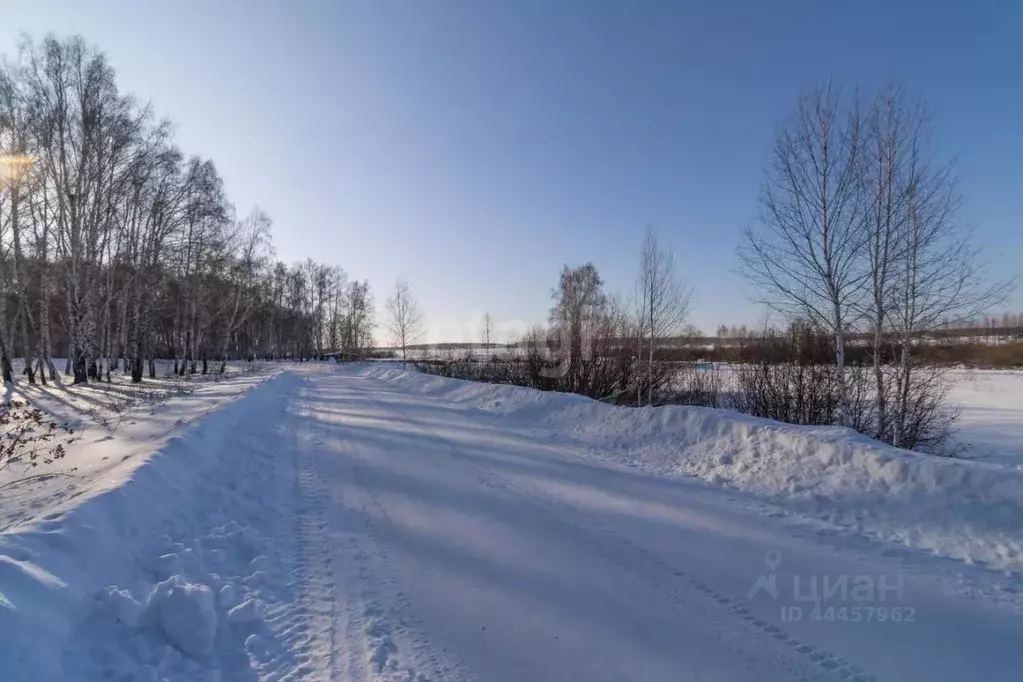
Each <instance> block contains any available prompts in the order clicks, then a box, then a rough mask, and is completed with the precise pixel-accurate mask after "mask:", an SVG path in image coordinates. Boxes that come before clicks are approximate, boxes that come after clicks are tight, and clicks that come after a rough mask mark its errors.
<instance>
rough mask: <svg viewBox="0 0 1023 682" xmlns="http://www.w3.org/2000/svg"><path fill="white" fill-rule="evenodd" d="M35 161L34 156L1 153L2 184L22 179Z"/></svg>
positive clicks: (0, 180)
mask: <svg viewBox="0 0 1023 682" xmlns="http://www.w3.org/2000/svg"><path fill="white" fill-rule="evenodd" d="M33 161H35V159H34V158H33V157H31V156H25V155H23V154H0V184H4V183H9V182H16V181H18V180H20V179H21V178H22V176H23V175H25V173H26V171H28V168H29V166H31V165H32V162H33Z"/></svg>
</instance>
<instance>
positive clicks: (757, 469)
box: [360, 364, 1023, 571]
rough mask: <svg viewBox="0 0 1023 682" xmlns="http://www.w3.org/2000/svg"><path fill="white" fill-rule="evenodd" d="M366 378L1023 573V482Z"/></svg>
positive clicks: (610, 455) (738, 420)
mask: <svg viewBox="0 0 1023 682" xmlns="http://www.w3.org/2000/svg"><path fill="white" fill-rule="evenodd" d="M360 372H361V374H362V376H365V377H367V378H372V379H376V380H379V381H385V382H393V383H395V384H400V386H401V388H402V390H405V391H414V392H418V393H421V394H425V395H429V396H431V397H433V398H439V399H443V400H447V401H449V402H451V403H454V404H457V405H462V406H464V407H466V408H475V409H479V410H482V411H485V412H487V413H490V414H492V415H500V416H501V417H502V418H510V419H514V420H516V421H517V422H521V423H524V424H526V425H535V426H537V427H542V428H545V429H550V430H551V431H553V432H556V434H552V437H555V438H558V437H566V436H567V437H568V438H570V439H571V440H572V441H573V442H574V443H575V444H576V445H577V446H582V448H583V449H584V450H585V452H586V453H587V454H590V455H593V456H597V457H600V458H602V459H610V460H614V461H616V462H618V463H620V464H625V465H628V466H632V467H637V468H641V469H643V470H646V471H650V472H652V473H657V474H668V475H670V474H684V475H688V476H695V477H699V478H701V479H704V480H706V481H709V482H711V483H717V484H726V485H729V486H732V487H735V488H738V489H741V490H744V491H749V492H753V493H756V494H759V495H762V496H767V497H770V498H772V499H773V500H775V501H779V502H784V503H785V504H786V505H787V506H789V507H793V508H795V509H796V510H798V511H800V512H802V513H809V514H812V515H814V516H816V517H819V518H820V517H823V518H825V519H827V520H828V521H830V522H832V523H836V524H839V525H843V526H850V527H853V528H856V529H858V530H861V531H863V532H865V533H868V534H876V535H879V536H883V537H885V538H888V539H894V540H897V541H900V542H902V543H904V544H906V545H908V546H911V547H916V548H920V549H925V550H929V551H932V552H934V553H936V554H939V555H942V556H946V557H950V558H954V559H959V560H963V561H967V562H970V563H980V564H985V565H988V566H990V567H993V568H997V569H1001V570H1007V571H1023V524H1021V523H1020V520H1021V519H1023V471H1021V470H1018V469H1009V468H1006V467H1002V466H998V465H992V464H984V463H981V462H975V461H965V460H951V459H944V458H939V457H933V456H929V455H922V454H918V453H913V452H909V451H906V450H900V449H897V448H893V447H890V446H887V445H884V444H882V443H878V442H877V441H874V440H872V439H870V438H867V437H865V436H862V435H860V434H858V433H856V432H854V431H852V430H851V429H845V428H839V427H802V426H793V425H790V424H783V423H780V422H775V421H770V420H766V419H759V418H755V417H750V416H747V415H742V414H737V413H734V412H729V411H726V410H715V409H710V408H701V407H684V406H666V407H656V408H638V409H637V408H628V407H616V406H611V405H606V404H603V403H600V402H597V401H594V400H590V399H588V398H584V397H581V396H576V395H568V394H562V393H549V392H541V391H536V390H531V389H524V388H519V387H514V386H503V385H493V384H483V383H475V382H469V381H460V380H454V379H447V378H443V377H437V376H429V375H424V374H420V373H418V372H413V371H406V370H403V369H400V368H398V367H395V366H393V365H390V366H389V365H384V364H376V365H369V366H367V367H365V368H363V369H361V370H360Z"/></svg>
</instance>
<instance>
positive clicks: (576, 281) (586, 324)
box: [550, 263, 607, 391]
mask: <svg viewBox="0 0 1023 682" xmlns="http://www.w3.org/2000/svg"><path fill="white" fill-rule="evenodd" d="M551 298H553V299H554V306H553V307H552V308H551V312H550V323H551V330H552V331H553V332H554V334H556V336H557V338H558V342H557V345H558V351H559V354H560V358H561V360H560V362H559V365H558V367H557V368H554V369H552V370H551V372H552V373H553V374H558V375H561V376H565V377H567V379H568V385H569V387H570V388H569V390H571V391H575V390H577V387H578V384H579V383H580V382H581V379H582V371H583V365H582V363H583V359H584V358H585V357H587V356H589V355H590V354H591V351H592V349H591V346H590V344H591V342H592V340H593V338H594V329H595V327H596V326H597V325H598V324H599V319H600V316H601V315H600V314H601V312H602V311H603V309H604V306H605V304H606V303H607V297H606V296H605V295H604V281H603V280H602V279H601V277H600V275H599V274H598V273H597V268H596V267H595V266H594V265H593V264H592V263H586V264H585V265H581V266H579V267H576V268H571V267H569V266H567V265H566V266H564V268H562V270H561V276H560V278H559V280H558V286H557V287H556V288H555V289H554V290H553V291H552V292H551Z"/></svg>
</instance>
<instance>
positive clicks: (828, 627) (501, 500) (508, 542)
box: [0, 368, 1023, 682]
mask: <svg viewBox="0 0 1023 682" xmlns="http://www.w3.org/2000/svg"><path fill="white" fill-rule="evenodd" d="M226 410H231V411H232V412H231V414H229V415H228V416H226V417H224V416H220V415H214V419H216V418H220V419H221V421H223V420H226V419H231V420H232V422H231V424H232V425H233V427H234V428H235V429H236V431H235V432H234V433H235V434H238V435H236V436H234V437H232V438H231V439H228V440H227V441H225V443H230V444H233V445H230V444H229V445H224V446H223V448H222V450H221V451H222V452H225V453H229V452H230V451H231V448H234V450H237V454H235V455H230V454H225V455H224V456H223V457H222V458H221V459H222V460H223V461H222V462H220V463H217V464H211V465H210V467H211V468H210V469H209V470H208V471H206V472H205V474H204V475H203V476H202V477H201V479H202V480H201V481H200V482H198V483H196V485H197V486H199V488H198V489H197V491H196V492H195V500H194V505H188V506H186V505H181V506H178V507H172V508H170V509H169V510H168V511H167V512H166V513H167V514H169V515H170V516H171V517H173V518H172V520H171V521H167V520H164V521H162V522H161V528H162V529H163V530H164V531H165V536H163V540H161V541H160V542H154V543H153V544H152V546H151V547H147V548H145V550H143V549H140V550H139V555H138V556H137V557H135V561H134V564H133V565H132V566H128V567H121V568H119V569H118V570H116V571H110V570H108V572H107V573H106V574H104V575H103V577H102V580H106V581H107V583H108V584H115V585H116V586H117V587H118V590H119V591H118V590H112V591H108V593H106V594H107V596H106V598H105V599H104V600H100V602H102V603H101V605H100V606H96V607H94V609H93V611H92V612H91V613H90V614H88V615H87V616H84V617H82V616H80V615H78V616H76V617H78V618H82V620H81V622H80V623H79V625H77V626H76V627H75V628H74V631H73V632H71V633H70V634H69V635H68V641H67V643H66V644H65V645H64V649H63V652H62V653H61V656H60V660H61V665H62V671H63V673H64V674H65V675H66V677H67V678H68V679H76V680H77V679H90V680H91V679H106V678H105V677H104V675H110V674H114V679H121V678H120V677H117V676H116V674H122V673H123V674H124V675H125V677H124V679H160V678H163V677H165V678H167V679H170V680H176V679H181V680H192V679H196V680H216V679H223V680H380V679H382V680H427V679H428V680H434V681H441V680H452V681H459V682H460V681H463V680H480V681H486V682H502V681H516V682H518V681H523V680H528V681H537V682H539V681H544V680H559V681H563V680H580V681H582V680H586V681H588V682H589V681H596V680H638V681H642V682H657V681H660V680H664V681H671V682H682V681H687V680H749V681H756V682H764V681H773V680H900V681H911V680H921V681H923V680H926V681H928V682H934V681H938V680H967V679H972V680H1018V679H1020V671H1021V670H1023V647H1021V646H1020V642H1023V622H1021V621H1023V619H1021V618H1020V617H1019V616H1018V615H1014V614H1013V613H1012V612H1011V610H1009V609H1006V608H1004V607H1001V606H999V605H996V604H994V603H990V602H988V601H986V600H983V599H965V598H963V597H962V596H958V595H957V593H955V592H954V591H950V590H948V589H947V584H946V581H945V580H944V577H938V576H936V575H935V574H934V573H932V571H931V570H930V569H931V568H935V569H936V570H937V568H938V567H939V566H940V567H941V571H940V572H942V573H943V575H944V574H947V572H948V567H947V565H946V563H952V562H949V561H948V560H941V559H936V558H932V557H924V556H916V555H914V554H912V552H909V551H908V550H905V549H902V550H899V549H895V548H891V547H888V546H884V545H878V544H874V543H869V542H867V541H860V542H855V541H852V540H851V539H850V538H848V537H845V536H843V535H841V534H833V533H831V532H830V531H829V530H828V529H827V528H826V527H825V526H823V525H821V524H816V525H815V524H813V523H802V524H801V523H796V522H794V521H793V520H792V519H791V518H787V517H781V516H772V515H770V514H769V513H766V512H765V509H767V508H766V507H765V506H763V505H759V506H758V505H757V504H756V503H754V502H753V501H752V499H751V498H750V499H747V498H744V497H741V496H740V495H739V494H738V493H736V492H727V491H725V490H724V489H722V488H719V487H715V486H711V485H707V484H703V483H699V482H695V481H687V480H681V479H677V478H675V479H670V478H664V477H659V476H653V475H649V474H645V473H641V472H637V471H634V470H628V469H626V468H621V467H615V466H613V465H610V464H603V463H600V462H598V461H594V460H593V459H592V458H586V457H584V456H580V453H577V452H576V451H575V448H576V446H575V445H574V443H573V441H572V439H571V438H570V437H569V435H567V434H559V433H555V432H551V431H545V430H543V429H540V428H538V427H537V426H536V425H535V424H530V423H525V422H523V421H518V422H516V421H513V420H511V419H509V418H508V417H506V416H502V415H499V414H493V413H487V412H484V411H482V410H479V409H475V408H472V407H467V406H462V405H457V404H455V403H449V402H445V401H443V400H440V399H438V398H436V397H430V396H426V395H421V394H417V393H414V392H411V391H405V390H402V388H401V385H400V384H394V383H388V382H383V381H379V380H377V379H375V378H373V376H372V375H367V373H365V372H360V371H358V370H357V369H355V370H352V369H347V368H340V369H334V368H310V369H306V370H300V371H292V372H286V373H284V374H282V375H280V376H278V377H276V378H274V379H273V380H271V381H269V382H267V384H266V385H264V386H261V387H257V388H255V389H253V390H252V391H251V392H250V394H249V395H248V396H247V397H246V398H244V399H242V400H241V401H238V402H237V403H235V404H234V405H232V406H231V407H229V408H226ZM225 428H226V427H225ZM129 485H130V484H129ZM118 532H121V533H122V534H124V535H132V533H136V534H137V533H138V529H137V528H135V529H134V530H131V529H129V530H127V531H125V530H123V529H122V530H119V531H118ZM161 543H162V544H161ZM140 547H141V544H140ZM30 554H31V553H30V552H28V551H24V552H23V556H22V560H25V561H27V559H28V557H29V556H30ZM942 562H945V563H942ZM129 563H131V562H129ZM139 566H141V567H144V570H143V569H139V568H137V567H139ZM0 568H3V567H2V566H0ZM967 568H968V567H967ZM115 578H118V579H119V581H116V582H115V581H114V579H115ZM160 579H168V582H172V581H176V582H172V584H171V585H170V587H168V588H167V589H165V590H164V593H166V594H172V592H173V590H171V588H173V587H174V586H175V585H177V586H178V587H177V590H178V591H177V592H173V594H180V595H185V594H186V593H187V594H193V593H194V594H199V596H202V595H201V594H200V592H201V590H207V591H208V592H211V593H212V594H213V595H214V597H215V600H214V601H215V603H211V605H207V606H205V607H202V605H201V604H200V607H196V608H198V611H199V612H201V611H203V609H206V610H208V611H210V613H212V614H215V615H214V616H210V617H216V618H217V621H216V622H215V623H214V624H213V625H212V627H213V628H214V630H213V631H211V632H210V637H209V640H208V641H201V640H202V638H201V637H200V638H199V639H198V640H196V639H195V637H194V636H193V631H194V630H195V629H196V627H199V628H200V629H201V627H202V626H205V625H209V623H208V622H207V621H208V620H209V618H205V619H204V618H203V617H202V616H201V614H200V615H199V616H197V615H196V613H191V614H190V613H188V608H187V607H188V604H190V603H191V602H188V600H187V599H185V597H184V596H182V597H181V600H182V601H181V603H182V604H185V606H184V607H182V608H181V609H177V610H175V609H173V608H170V606H168V604H170V603H171V599H170V598H168V599H162V601H160V603H159V604H157V605H155V606H154V602H156V601H158V600H156V599H155V598H154V597H152V596H151V597H149V603H146V601H147V597H146V592H147V590H152V585H153V583H154V582H156V581H157V580H160ZM3 580H4V574H3V573H2V572H0V593H2V592H3V582H2V581H3ZM102 580H101V582H102ZM187 585H193V586H195V585H197V586H199V587H196V588H195V590H193V592H191V593H189V592H187V589H186V587H185V586H187ZM203 586H208V587H203ZM188 589H191V588H188ZM114 592H116V594H114ZM157 592H159V590H157ZM172 596H173V595H172ZM815 596H816V599H815ZM201 601H202V600H201V599H200V600H198V601H197V602H196V603H199V602H201ZM136 603H137V604H138V606H137V607H136V606H135V604H136ZM124 604H128V605H129V606H128V607H125V606H124ZM161 604H162V606H161ZM2 605H3V599H2V594H0V606H2ZM158 608H162V609H163V610H162V611H160V612H159V613H158V614H157V615H153V614H152V613H151V612H152V611H153V610H154V609H158ZM111 609H113V610H114V611H115V612H116V613H118V614H121V615H118V617H117V619H116V620H117V621H118V623H117V624H116V625H114V624H111V618H110V616H109V612H110V610H111ZM137 610H142V613H141V615H138V614H137V613H135V614H134V615H130V614H131V613H134V612H135V611H137ZM79 611H80V609H79ZM179 611H182V612H184V614H183V615H180V614H179V613H178V612H179ZM193 611H195V609H193ZM125 612H129V617H128V618H124V617H122V616H123V614H124V613H125ZM76 613H77V612H76ZM176 614H177V615H176ZM179 616H180V617H179ZM2 618H3V615H2V613H0V619H2ZM189 619H191V620H189ZM136 621H137V624H136ZM157 621H158V622H157ZM182 622H183V623H185V624H186V625H187V624H188V623H191V626H187V627H185V626H182ZM154 623H155V625H154ZM0 624H3V621H2V620H0ZM183 629H184V630H186V632H185V633H182V632H181V630H183ZM214 632H215V640H214V639H213V638H214V634H213V633H214ZM154 633H155V634H154ZM190 637H191V639H189V638H190ZM182 638H184V641H181V639H182ZM166 640H170V642H171V643H172V644H174V645H175V647H169V646H167V645H166V644H165V643H164V642H165V641H166ZM183 644H184V646H183ZM175 648H176V649H178V650H184V653H185V654H189V655H182V654H181V653H180V651H178V652H175V651H173V649H175ZM189 649H191V650H192V652H191V654H190V653H189ZM3 653H4V650H3V649H0V656H2V655H3ZM3 663H4V662H3V660H2V658H0V671H3V670H4V668H3ZM29 669H30V668H29V667H28V663H26V667H25V668H23V669H21V670H29ZM12 670H15V671H17V670H19V669H18V668H12ZM140 671H142V672H140ZM213 671H219V673H215V672H213ZM23 674H24V673H23ZM132 675H137V676H132ZM204 675H205V677H204ZM146 676H148V677H146ZM0 677H2V675H0ZM4 679H8V678H4ZM10 679H28V678H21V677H17V676H16V675H15V676H14V677H12V678H10ZM33 679H35V678H33ZM48 679H49V678H48Z"/></svg>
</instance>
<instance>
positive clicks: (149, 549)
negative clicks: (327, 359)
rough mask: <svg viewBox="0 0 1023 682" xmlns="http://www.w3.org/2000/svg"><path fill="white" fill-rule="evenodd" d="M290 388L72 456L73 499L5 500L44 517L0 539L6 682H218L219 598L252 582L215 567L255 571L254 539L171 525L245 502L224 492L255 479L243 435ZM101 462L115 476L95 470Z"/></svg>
mask: <svg viewBox="0 0 1023 682" xmlns="http://www.w3.org/2000/svg"><path fill="white" fill-rule="evenodd" d="M295 381H299V379H298V378H297V377H295V376H293V375H277V376H273V377H271V378H269V379H267V378H266V377H265V376H261V377H246V378H242V379H239V380H237V381H234V382H233V383H232V380H228V381H225V382H221V383H219V384H217V385H213V386H210V387H207V388H205V389H200V391H198V392H197V393H196V394H194V395H192V396H189V397H186V398H180V399H176V400H172V401H171V402H169V403H168V404H166V405H162V406H159V409H157V408H154V410H155V412H154V416H153V417H152V418H142V417H140V418H139V423H138V426H137V427H136V428H135V433H134V434H131V433H125V434H123V435H122V434H121V433H120V432H119V433H118V434H117V437H114V436H109V435H108V436H105V437H101V438H99V439H97V440H96V441H95V442H93V443H83V444H79V445H78V446H76V449H75V450H74V451H72V452H70V453H69V458H70V459H72V460H74V462H75V463H76V464H78V465H79V470H78V474H77V475H75V476H74V478H75V479H77V481H76V483H74V484H72V485H70V486H67V487H68V488H69V489H70V488H72V487H74V488H78V489H77V490H75V492H73V493H71V494H67V495H65V496H64V497H63V499H62V498H61V496H60V495H56V496H53V497H52V498H51V499H48V500H45V505H42V504H33V503H32V501H31V500H10V499H7V500H4V503H5V504H6V505H12V506H13V505H18V504H20V505H21V506H25V507H39V508H40V509H41V513H42V514H43V515H42V516H40V517H38V518H27V519H23V520H21V521H20V522H19V523H16V524H12V525H10V526H9V527H8V528H7V529H5V530H4V531H3V532H2V533H0V632H3V633H4V637H3V638H0V679H2V680H36V679H38V680H54V681H56V680H63V679H73V680H91V679H133V680H135V679H138V680H150V679H151V680H154V681H155V680H159V679H166V680H171V681H172V682H177V681H179V680H202V681H208V682H218V681H219V680H220V672H219V670H218V665H217V659H218V658H220V657H221V653H220V652H219V651H214V646H213V645H214V641H215V640H218V641H219V640H222V639H225V636H224V635H223V634H222V633H221V631H222V630H224V628H225V627H227V626H228V625H229V624H230V623H232V622H235V621H237V620H238V618H236V617H235V618H234V619H233V620H232V616H231V615H230V611H229V609H230V607H233V606H235V604H233V603H230V604H229V603H226V600H224V599H223V595H224V592H223V590H224V589H227V588H230V589H229V590H228V591H230V590H231V589H235V588H234V587H232V586H231V584H230V583H229V582H228V581H234V582H238V583H242V581H243V580H244V578H243V576H244V575H245V573H246V572H247V570H246V568H247V567H246V565H241V566H225V565H223V564H224V559H225V557H233V558H240V559H244V560H245V561H246V562H247V561H248V560H249V558H250V557H248V556H247V554H246V553H245V552H243V551H240V550H239V543H241V544H245V543H244V542H242V541H244V540H247V539H248V538H247V537H243V536H245V532H246V531H247V530H248V529H243V528H238V527H237V524H234V527H232V526H231V525H230V524H228V526H225V527H222V528H221V529H220V532H218V533H208V534H206V535H205V536H203V537H198V536H197V531H198V529H196V528H193V527H184V528H182V527H175V526H174V520H175V519H176V518H177V517H178V516H179V515H178V514H177V513H176V512H180V511H181V510H183V509H189V508H195V507H198V506H199V505H198V500H203V499H206V500H212V501H214V503H215V504H216V503H217V501H221V502H224V503H226V500H228V499H231V498H233V497H237V496H238V495H239V494H241V493H244V492H245V491H244V490H239V491H235V490H234V488H233V484H232V483H231V480H232V479H233V478H235V477H237V478H240V479H242V483H244V479H246V478H247V477H251V476H252V475H253V472H252V471H251V470H250V469H249V468H248V467H246V464H247V462H246V460H251V459H252V449H247V448H246V447H240V446H243V445H244V443H245V441H244V434H245V431H246V426H247V424H248V422H249V421H250V420H252V419H254V418H258V419H266V420H269V421H270V423H272V421H273V420H274V419H275V418H277V417H278V416H279V415H280V414H281V411H282V410H283V404H282V403H281V400H280V398H279V394H280V393H281V391H280V390H279V389H280V385H281V383H282V382H295ZM258 384H263V385H258ZM249 394H251V395H249ZM245 395H248V398H247V400H245V401H241V400H239V399H240V398H241V397H242V396H245ZM190 410H191V412H192V413H195V416H196V417H198V418H201V419H200V420H199V421H197V422H196V423H195V424H184V417H182V416H179V415H189V414H190V412H189V411H190ZM165 414H169V415H170V416H169V417H168V416H163V415H165ZM174 417H177V419H176V420H174V424H176V426H173V427H172V428H171V430H170V431H165V429H166V428H167V424H166V422H167V421H168V420H170V419H174ZM126 431H128V432H130V431H131V429H126ZM83 446H84V447H83ZM228 455H230V456H228ZM100 459H102V460H103V461H104V463H105V462H107V461H109V462H113V463H112V464H109V465H105V468H102V469H98V470H95V471H93V470H91V469H90V466H91V465H93V464H95V463H96V462H98V461H99V460H100ZM55 480H59V479H55ZM179 538H184V539H187V541H188V542H189V545H187V546H186V545H184V544H182V543H180V542H176V541H175V540H176V539H179ZM236 539H237V540H238V541H237V542H236V541H235V540H236ZM220 545H223V546H224V547H226V548H227V551H225V549H222V548H219V546H220ZM251 553H252V552H249V554H251ZM264 559H265V557H264ZM214 571H218V572H219V573H215V572H214ZM243 587H244V586H243V585H241V586H240V588H239V589H242V588H243ZM215 590H221V592H220V593H219V594H220V596H221V603H220V604H219V613H218V603H217V600H216V599H215V597H214V591H215ZM239 601H240V600H239ZM248 608H249V611H252V610H253V609H252V608H251V606H250V607H248ZM236 615H237V614H236ZM242 615H251V614H242ZM55 652H60V655H59V656H55V655H54V653H55ZM183 654H184V655H183Z"/></svg>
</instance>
